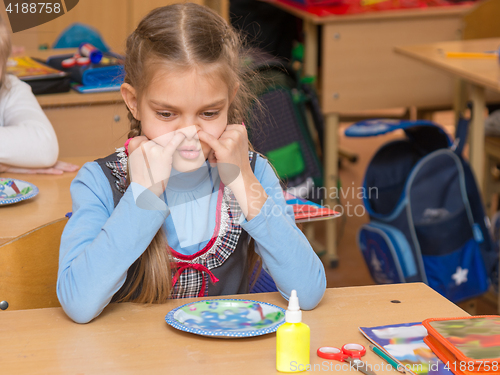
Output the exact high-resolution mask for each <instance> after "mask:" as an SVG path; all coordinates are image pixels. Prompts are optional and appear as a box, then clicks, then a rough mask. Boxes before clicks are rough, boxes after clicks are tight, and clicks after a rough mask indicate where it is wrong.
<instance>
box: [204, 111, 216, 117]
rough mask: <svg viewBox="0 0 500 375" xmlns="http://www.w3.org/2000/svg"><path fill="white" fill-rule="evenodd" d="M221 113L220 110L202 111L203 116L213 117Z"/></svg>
mask: <svg viewBox="0 0 500 375" xmlns="http://www.w3.org/2000/svg"><path fill="white" fill-rule="evenodd" d="M218 114H219V111H209V112H202V115H203V117H207V118H212V117H215V116H217V115H218Z"/></svg>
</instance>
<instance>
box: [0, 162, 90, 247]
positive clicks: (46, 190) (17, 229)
mask: <svg viewBox="0 0 500 375" xmlns="http://www.w3.org/2000/svg"><path fill="white" fill-rule="evenodd" d="M95 159H97V157H75V158H61V160H63V161H67V162H70V163H73V164H77V165H79V166H82V165H83V164H85V163H86V162H87V161H93V160H95ZM77 173H78V172H71V173H64V174H62V175H47V174H22V173H2V175H1V176H2V177H4V178H5V177H9V178H15V179H18V180H23V181H28V182H31V183H32V184H34V185H35V186H37V187H38V189H39V193H38V195H36V196H35V197H34V198H31V199H27V200H25V201H21V202H19V203H14V204H11V205H6V206H2V207H0V217H2V226H1V227H0V245H1V244H3V243H5V242H7V241H9V240H11V239H12V238H15V237H17V236H20V235H21V234H23V233H26V232H28V231H30V230H32V229H35V228H37V227H39V226H41V225H43V224H46V223H49V222H51V221H53V220H56V219H60V218H62V217H64V215H66V213H68V212H70V211H71V203H72V201H71V195H70V193H69V187H70V184H71V181H73V179H74V178H75V176H76V174H77Z"/></svg>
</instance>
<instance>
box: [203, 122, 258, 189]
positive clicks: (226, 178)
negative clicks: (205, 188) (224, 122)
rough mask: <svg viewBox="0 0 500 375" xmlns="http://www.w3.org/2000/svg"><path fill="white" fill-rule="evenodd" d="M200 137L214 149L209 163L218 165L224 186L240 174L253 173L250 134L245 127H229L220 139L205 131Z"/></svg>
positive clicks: (209, 157)
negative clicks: (249, 153)
mask: <svg viewBox="0 0 500 375" xmlns="http://www.w3.org/2000/svg"><path fill="white" fill-rule="evenodd" d="M198 137H199V139H200V141H203V142H205V143H206V144H208V145H209V146H210V147H211V148H212V150H211V151H210V153H209V155H208V162H209V163H210V164H215V163H217V166H218V169H219V175H220V177H221V180H222V183H224V185H226V186H227V185H229V184H230V183H231V182H232V181H234V179H235V178H236V177H237V176H238V175H239V173H240V172H241V173H242V174H247V173H249V172H250V173H252V169H251V168H250V161H249V160H248V134H247V130H246V128H245V126H244V125H228V126H227V127H226V130H225V131H224V133H222V135H221V136H220V138H219V139H216V138H215V137H214V136H213V135H211V134H208V133H207V132H204V131H203V130H200V131H198ZM252 174H253V173H252Z"/></svg>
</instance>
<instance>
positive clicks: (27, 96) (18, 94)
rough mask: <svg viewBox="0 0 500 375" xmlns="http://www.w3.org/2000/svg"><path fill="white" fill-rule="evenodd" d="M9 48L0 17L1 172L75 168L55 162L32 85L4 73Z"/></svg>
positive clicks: (54, 149)
mask: <svg viewBox="0 0 500 375" xmlns="http://www.w3.org/2000/svg"><path fill="white" fill-rule="evenodd" d="M11 49H12V47H11V40H10V35H9V31H8V30H7V26H6V24H5V23H4V21H3V20H2V18H1V17H0V173H1V172H11V173H46V174H62V173H63V172H74V171H76V170H77V169H78V168H79V167H78V166H76V165H73V164H69V163H65V162H62V161H57V155H58V152H59V146H58V144H57V137H56V134H55V132H54V129H53V128H52V125H51V123H50V122H49V119H48V118H47V116H45V113H44V112H43V111H42V108H40V105H39V104H38V102H37V100H36V98H35V96H34V95H33V93H32V92H31V87H30V86H29V85H28V84H27V83H25V82H22V81H21V80H19V79H18V78H17V77H15V76H13V75H10V74H6V67H7V59H8V58H9V55H10V54H11ZM18 50H19V47H18Z"/></svg>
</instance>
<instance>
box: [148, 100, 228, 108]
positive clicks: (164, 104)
mask: <svg viewBox="0 0 500 375" xmlns="http://www.w3.org/2000/svg"><path fill="white" fill-rule="evenodd" d="M226 101H227V99H221V100H217V101H215V102H213V103H209V104H207V105H204V106H203V107H202V108H211V107H218V106H221V105H223V104H226ZM151 103H153V104H154V105H156V106H158V107H162V108H168V109H174V110H178V108H177V107H176V106H173V105H171V104H168V103H161V102H157V101H155V100H151Z"/></svg>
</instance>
